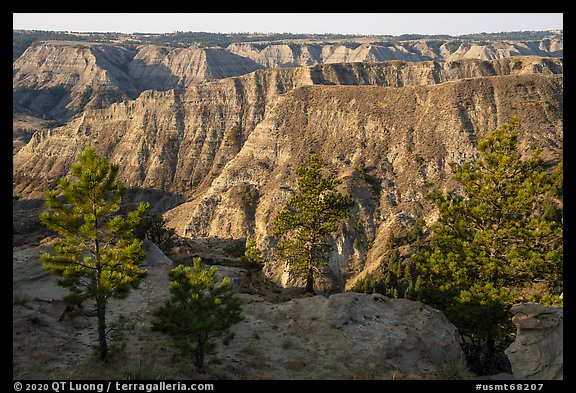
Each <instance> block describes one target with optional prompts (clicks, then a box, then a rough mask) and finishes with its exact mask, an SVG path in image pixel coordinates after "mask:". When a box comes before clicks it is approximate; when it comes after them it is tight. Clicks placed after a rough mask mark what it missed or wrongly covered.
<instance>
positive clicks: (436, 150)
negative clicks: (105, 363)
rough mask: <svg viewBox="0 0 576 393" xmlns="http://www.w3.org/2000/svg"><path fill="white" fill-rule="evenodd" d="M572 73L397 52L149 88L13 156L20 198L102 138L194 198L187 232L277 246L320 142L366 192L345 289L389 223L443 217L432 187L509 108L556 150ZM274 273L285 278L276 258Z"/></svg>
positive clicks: (130, 170)
mask: <svg viewBox="0 0 576 393" xmlns="http://www.w3.org/2000/svg"><path fill="white" fill-rule="evenodd" d="M142 55H143V54H142ZM148 56H152V54H148ZM154 56H157V55H154ZM148 62H149V63H151V62H153V61H152V60H150V59H149V60H148ZM562 72H563V62H562V60H561V59H550V58H539V57H514V58H507V59H498V60H493V61H482V60H456V61H449V62H434V61H428V62H418V63H411V62H404V61H392V62H381V63H354V64H328V65H322V66H320V65H317V66H312V67H297V68H275V69H273V70H257V71H255V72H252V73H249V74H246V75H242V76H236V77H230V78H225V79H221V80H217V81H213V82H209V83H203V84H191V85H189V86H187V87H186V88H185V89H169V90H166V91H150V90H147V91H144V92H142V93H141V94H140V95H139V96H138V97H137V98H135V99H125V100H124V101H122V102H119V103H114V104H112V105H110V106H108V107H105V108H100V109H97V108H91V109H90V108H85V109H84V110H83V111H82V112H81V113H80V114H79V115H77V116H76V117H74V118H73V119H72V120H70V121H69V122H68V123H67V124H65V125H64V126H61V127H55V128H43V129H42V130H41V131H39V132H36V133H35V134H34V135H33V136H32V137H31V139H30V141H29V142H28V143H27V144H25V145H24V146H23V147H22V148H21V149H20V150H19V151H18V152H17V153H16V154H15V155H14V158H13V163H14V170H13V181H14V187H13V188H14V194H15V195H17V196H18V197H23V198H38V197H40V196H41V195H42V193H43V192H44V191H46V190H47V189H48V188H49V187H51V186H54V184H55V182H56V181H57V180H58V179H59V178H60V177H61V176H64V175H66V174H67V171H68V170H69V168H70V165H71V164H72V163H73V162H74V161H75V160H76V159H77V156H78V154H79V153H80V152H81V151H82V150H83V149H84V148H85V147H86V146H89V145H94V146H95V147H96V149H97V151H98V152H99V153H100V154H105V155H106V156H107V157H109V159H110V160H111V161H112V162H115V163H118V164H119V165H120V174H119V178H120V180H122V181H124V182H125V183H126V184H127V185H128V186H129V187H132V188H140V189H145V188H153V189H159V190H162V191H164V192H166V193H172V194H178V195H182V196H183V197H184V198H186V199H187V202H185V203H183V204H181V205H180V206H178V207H176V208H174V209H173V210H171V211H169V212H167V213H166V214H165V217H166V219H167V220H168V224H169V225H170V226H171V227H174V228H176V229H177V231H178V233H179V234H181V235H184V236H191V237H223V238H229V237H234V238H245V237H247V236H254V237H256V239H257V240H258V242H259V244H260V246H261V247H263V248H264V249H267V246H268V244H269V242H270V241H271V239H270V235H271V228H270V222H271V219H272V217H273V216H274V215H275V214H276V212H277V211H278V210H279V209H280V208H281V207H282V206H283V205H284V204H285V202H286V201H287V199H288V198H289V196H290V195H291V194H292V192H294V190H295V174H294V170H295V168H296V166H297V164H298V163H299V162H301V161H303V160H305V159H306V158H307V156H308V154H309V153H310V152H311V151H315V152H317V153H319V154H320V155H321V156H322V157H323V158H324V159H325V161H326V162H327V163H328V166H329V169H330V170H331V171H333V172H334V173H335V174H336V175H337V176H338V177H339V178H341V179H342V180H343V181H344V183H343V185H342V187H343V190H344V191H345V192H349V193H351V194H352V195H353V197H354V199H355V201H356V206H355V208H354V209H353V218H352V219H351V220H350V221H349V222H348V223H347V225H346V226H345V227H344V228H343V232H342V233H341V234H340V235H339V236H338V237H337V238H336V239H335V243H336V246H337V247H336V251H335V252H334V254H333V255H332V264H331V267H332V271H333V273H334V280H335V281H336V283H337V284H338V285H342V286H344V285H349V284H350V283H351V282H353V280H355V279H356V278H357V277H361V276H362V275H364V274H367V273H369V272H370V271H372V270H373V269H375V268H377V267H378V266H379V265H380V264H381V261H382V257H383V255H384V252H385V244H386V241H385V239H386V238H387V236H388V234H389V233H390V231H392V230H393V231H402V230H403V229H405V227H406V226H408V225H410V224H411V223H412V222H413V221H414V219H415V217H417V216H419V215H422V216H424V217H426V218H427V219H429V220H433V219H434V217H433V210H431V209H430V208H431V206H430V205H429V204H428V203H427V202H426V200H425V199H424V196H425V195H426V194H427V193H428V192H429V191H430V190H431V187H432V186H435V187H448V188H450V187H454V184H453V183H452V182H451V175H450V168H449V165H448V164H449V163H450V162H461V161H462V160H464V159H469V158H473V157H475V155H476V154H477V152H476V149H475V144H476V141H477V140H478V138H481V137H482V136H483V135H485V134H486V133H487V132H489V131H491V130H493V129H495V128H496V127H498V126H499V125H501V124H503V123H504V122H507V121H508V120H509V119H510V118H511V116H512V115H518V116H520V118H521V120H522V121H521V130H520V139H521V146H522V147H523V148H528V147H530V146H532V145H535V146H541V147H543V148H544V150H545V157H546V158H547V159H551V160H553V159H556V158H558V157H559V156H560V154H561V152H562V143H563V136H562V130H563V120H562V116H563V78H562ZM133 74H134V72H133ZM143 80H144V79H143ZM145 80H148V78H145ZM266 271H267V273H268V274H269V275H270V276H271V277H273V278H275V279H276V280H277V281H279V282H283V283H287V282H289V279H288V277H287V276H286V275H285V273H284V272H283V266H282V265H280V264H277V263H270V264H269V265H268V266H267V267H266Z"/></svg>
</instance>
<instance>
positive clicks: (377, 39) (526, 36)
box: [12, 30, 563, 59]
mask: <svg viewBox="0 0 576 393" xmlns="http://www.w3.org/2000/svg"><path fill="white" fill-rule="evenodd" d="M549 39H560V40H562V39H563V30H548V31H514V32H500V33H474V34H465V35H460V36H450V35H446V34H440V35H423V34H402V35H399V36H391V35H379V36H372V35H371V36H368V35H356V34H292V33H274V34H259V33H254V34H249V33H236V34H227V33H207V32H191V31H190V32H183V31H177V32H174V33H165V34H149V33H134V34H123V33H113V32H112V33H96V32H91V33H75V32H59V31H42V30H13V31H12V57H13V59H17V58H18V57H19V56H20V55H21V54H22V53H23V52H24V51H25V50H26V48H28V47H29V46H30V45H31V44H33V43H34V42H38V41H48V40H51V41H54V40H56V41H87V42H99V43H109V44H110V43H114V44H118V45H122V46H126V47H134V46H137V45H149V44H153V45H162V46H169V47H176V48H184V47H188V46H190V45H199V46H202V47H214V46H218V47H221V48H227V47H228V46H229V45H231V44H236V43H243V42H252V43H256V42H260V43H262V42H266V43H269V44H282V43H287V42H295V41H300V42H301V41H306V40H309V41H311V42H315V43H320V42H321V43H323V44H331V43H340V44H341V43H342V42H343V41H346V42H352V43H353V42H365V41H366V40H369V41H370V42H372V43H373V44H377V43H379V44H387V43H388V44H389V43H400V42H404V41H417V40H418V41H436V42H439V45H438V46H440V44H441V42H442V41H446V42H447V41H455V42H458V41H459V42H461V43H463V42H475V43H486V42H494V41H544V40H549ZM552 56H557V55H552ZM560 56H562V55H560Z"/></svg>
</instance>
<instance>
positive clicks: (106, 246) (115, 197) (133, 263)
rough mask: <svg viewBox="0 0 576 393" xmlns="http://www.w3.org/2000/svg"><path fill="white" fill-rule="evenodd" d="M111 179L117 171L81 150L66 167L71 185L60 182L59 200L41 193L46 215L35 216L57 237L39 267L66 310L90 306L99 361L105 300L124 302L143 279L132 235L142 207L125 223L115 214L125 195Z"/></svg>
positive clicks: (103, 349)
mask: <svg viewBox="0 0 576 393" xmlns="http://www.w3.org/2000/svg"><path fill="white" fill-rule="evenodd" d="M117 173H118V166H116V165H110V163H109V162H108V160H107V159H106V158H101V157H98V156H97V155H96V151H95V150H94V149H93V148H86V149H85V150H84V151H83V152H82V153H81V155H80V157H79V161H78V162H76V163H74V164H73V165H72V174H73V175H74V176H75V177H76V178H77V181H72V180H70V179H69V178H67V177H65V178H62V179H61V180H60V185H59V189H60V193H61V195H59V193H58V192H57V191H49V192H47V193H46V195H45V202H46V207H47V209H48V210H47V211H44V212H42V213H41V214H40V221H41V222H42V223H43V224H44V225H46V226H47V227H48V228H50V229H52V230H54V231H56V232H57V233H58V234H59V235H60V236H61V237H59V238H57V239H56V240H55V241H54V243H53V249H52V252H53V254H51V253H44V254H42V255H41V256H40V262H41V263H42V266H43V268H44V269H46V270H47V271H48V272H50V273H51V274H55V275H57V276H60V277H61V279H60V280H59V281H58V285H60V286H62V287H64V288H68V290H69V291H70V293H69V294H68V295H67V296H65V297H64V299H63V301H64V303H65V304H66V306H67V310H71V309H74V308H81V307H82V305H83V303H84V302H85V301H87V300H91V301H94V303H95V308H96V315H97V317H98V343H99V352H100V359H101V360H103V361H105V360H107V357H108V344H107V340H106V336H107V334H108V332H109V331H108V330H107V326H106V306H107V303H108V300H109V299H110V298H125V297H126V296H127V295H128V293H129V291H130V289H131V288H135V287H137V286H138V284H139V282H140V281H141V280H142V278H143V277H144V276H145V274H146V271H145V270H142V269H140V267H139V264H140V262H141V260H142V258H143V257H144V252H143V250H142V241H141V240H139V239H137V238H136V237H135V236H134V231H135V229H136V227H137V226H138V224H139V223H140V221H141V220H142V217H143V216H144V214H145V213H146V211H147V210H148V205H147V204H146V203H140V205H139V207H138V208H137V209H136V210H134V211H131V212H129V213H128V214H127V217H126V218H123V217H122V216H121V215H119V214H117V212H118V210H119V208H120V202H121V200H122V197H123V196H124V194H125V192H126V188H125V187H124V185H122V184H121V183H115V179H116V175H117ZM72 315H73V314H72ZM63 316H64V314H63Z"/></svg>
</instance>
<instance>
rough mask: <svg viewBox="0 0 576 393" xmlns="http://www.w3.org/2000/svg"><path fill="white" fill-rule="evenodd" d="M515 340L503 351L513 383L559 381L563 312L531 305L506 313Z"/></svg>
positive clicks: (561, 358) (562, 353)
mask: <svg viewBox="0 0 576 393" xmlns="http://www.w3.org/2000/svg"><path fill="white" fill-rule="evenodd" d="M510 311H511V312H512V314H514V317H513V318H512V322H513V323H514V324H515V325H516V328H517V333H516V340H515V341H514V342H513V343H512V344H511V345H510V346H509V347H508V348H507V349H506V355H507V356H508V359H509V360H510V364H511V365H512V372H513V373H514V377H515V378H516V379H563V373H564V371H563V368H564V358H563V356H564V349H563V348H564V340H563V331H564V330H563V325H564V324H563V321H564V316H563V309H562V308H560V307H544V306H542V305H540V304H535V303H524V304H516V305H514V306H513V307H512V309H511V310H510Z"/></svg>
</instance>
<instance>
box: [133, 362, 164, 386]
mask: <svg viewBox="0 0 576 393" xmlns="http://www.w3.org/2000/svg"><path fill="white" fill-rule="evenodd" d="M123 376H124V379H127V380H129V381H158V380H167V379H170V377H169V375H168V374H167V373H166V372H165V371H164V370H161V369H159V368H157V367H156V366H155V365H154V364H152V363H148V362H146V363H138V364H137V365H136V366H134V367H130V368H127V369H125V370H124V374H123Z"/></svg>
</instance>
